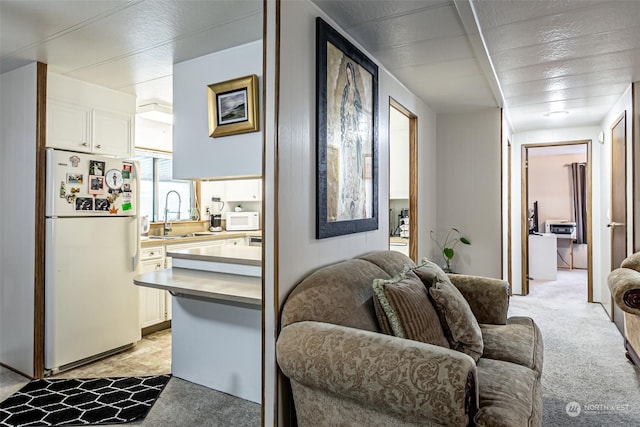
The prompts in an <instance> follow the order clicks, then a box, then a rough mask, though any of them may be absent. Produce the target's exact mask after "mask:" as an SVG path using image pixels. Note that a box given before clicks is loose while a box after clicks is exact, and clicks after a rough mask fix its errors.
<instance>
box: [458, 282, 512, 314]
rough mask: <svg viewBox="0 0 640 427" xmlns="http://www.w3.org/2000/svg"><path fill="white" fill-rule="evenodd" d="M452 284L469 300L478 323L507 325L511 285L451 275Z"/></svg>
mask: <svg viewBox="0 0 640 427" xmlns="http://www.w3.org/2000/svg"><path fill="white" fill-rule="evenodd" d="M448 276H449V279H451V283H453V285H454V286H455V287H456V288H458V290H459V291H460V293H461V294H462V296H464V298H465V299H466V300H467V302H468V303H469V306H470V307H471V311H472V312H473V314H474V316H476V319H477V320H478V323H487V324H494V325H506V324H507V312H508V311H509V283H507V282H506V281H504V280H499V279H492V278H489V277H479V276H468V275H465V274H449V275H448Z"/></svg>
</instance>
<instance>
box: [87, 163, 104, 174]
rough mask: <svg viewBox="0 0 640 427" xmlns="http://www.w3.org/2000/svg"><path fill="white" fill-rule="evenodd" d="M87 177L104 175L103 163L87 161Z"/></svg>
mask: <svg viewBox="0 0 640 427" xmlns="http://www.w3.org/2000/svg"><path fill="white" fill-rule="evenodd" d="M89 175H97V176H103V175H104V162H99V161H97V160H89Z"/></svg>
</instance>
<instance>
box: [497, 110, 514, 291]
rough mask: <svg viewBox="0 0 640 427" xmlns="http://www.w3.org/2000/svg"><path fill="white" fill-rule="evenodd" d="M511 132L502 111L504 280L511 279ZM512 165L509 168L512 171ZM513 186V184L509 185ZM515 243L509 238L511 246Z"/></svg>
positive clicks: (507, 118)
mask: <svg viewBox="0 0 640 427" xmlns="http://www.w3.org/2000/svg"><path fill="white" fill-rule="evenodd" d="M512 139H513V131H512V128H511V122H510V121H509V117H508V116H507V114H506V112H505V111H504V110H502V141H501V153H502V159H503V162H502V218H503V220H502V277H503V278H504V279H505V280H510V281H511V282H513V279H512V278H510V277H509V266H510V263H509V198H510V197H511V196H510V194H509V188H508V185H507V184H508V178H507V177H508V176H509V171H510V170H509V158H510V156H509V148H510V147H511V149H513V146H512V143H511V141H512ZM513 167H514V166H513V164H511V168H512V169H513ZM511 185H512V186H513V182H512V183H511ZM515 243H517V241H516V240H514V238H513V236H511V244H512V245H514V244H515Z"/></svg>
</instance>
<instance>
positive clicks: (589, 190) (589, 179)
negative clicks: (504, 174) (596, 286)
mask: <svg viewBox="0 0 640 427" xmlns="http://www.w3.org/2000/svg"><path fill="white" fill-rule="evenodd" d="M580 144H584V145H586V149H587V220H586V222H587V302H593V211H592V209H593V194H592V193H593V185H592V181H593V172H592V163H593V154H592V151H593V149H592V141H591V140H590V139H585V140H576V141H563V142H552V143H536V144H525V145H523V146H522V152H523V154H524V153H526V150H527V149H529V148H535V147H561V146H564V145H580ZM525 155H526V154H525ZM525 155H523V157H522V159H521V163H522V171H523V172H522V177H521V179H520V181H521V183H522V187H521V194H522V195H523V197H522V206H523V207H522V212H521V220H522V236H523V237H522V276H523V286H522V288H523V295H526V294H525V293H524V278H525V277H526V271H525V265H527V267H528V261H529V255H528V252H529V243H528V242H529V233H528V230H527V206H526V200H525V197H524V196H525V195H528V188H527V187H528V179H527V176H526V175H525V172H526V170H525V168H524V159H525ZM525 235H526V236H525ZM525 239H526V243H525ZM527 269H528V268H527ZM526 284H527V293H528V291H529V282H528V281H527V282H526Z"/></svg>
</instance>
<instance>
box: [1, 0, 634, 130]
mask: <svg viewBox="0 0 640 427" xmlns="http://www.w3.org/2000/svg"><path fill="white" fill-rule="evenodd" d="M312 1H313V2H314V3H315V4H316V5H317V6H318V7H319V8H321V9H322V10H323V11H324V12H325V13H326V14H328V15H329V16H330V17H331V18H332V19H333V20H334V21H335V22H336V23H337V24H338V25H339V26H340V27H342V28H343V29H344V30H345V31H346V32H347V33H349V34H350V35H351V37H353V38H354V39H355V40H357V41H358V43H359V44H360V45H362V46H363V47H364V48H365V49H366V50H367V51H368V52H369V53H371V54H372V55H373V56H374V57H375V58H376V59H377V60H378V61H379V62H380V63H381V64H382V65H383V66H384V67H385V68H386V69H388V70H389V71H390V72H391V73H392V74H393V75H394V76H395V77H396V78H398V79H399V80H400V81H401V82H402V83H403V84H404V85H405V86H407V87H408V88H409V89H410V90H412V91H413V92H414V93H416V94H417V95H418V96H419V97H421V98H422V99H423V100H424V101H425V102H426V103H427V104H428V105H429V106H430V107H431V108H432V109H433V110H434V111H436V112H456V111H468V110H470V109H474V108H482V107H499V106H504V107H505V109H506V111H505V113H506V115H507V116H508V117H509V118H510V120H511V123H512V125H513V128H514V131H516V132H518V131H521V130H528V129H536V128H544V127H559V126H585V125H586V126H596V125H599V124H600V121H601V120H602V119H603V117H604V115H605V114H606V113H607V112H608V111H609V109H610V108H611V106H612V105H613V104H614V103H615V102H616V101H617V100H618V99H619V97H620V95H621V94H622V93H623V92H624V91H625V90H626V88H628V87H629V84H630V83H631V82H633V81H640V1H635V0H615V1H610V0H535V1H533V0H415V1H413V0H312ZM287 4H288V2H287V1H285V2H283V3H282V7H287ZM262 7H263V4H262V1H261V0H216V1H202V0H131V1H126V0H113V1H108V0H92V1H63V0H29V1H24V0H19V1H16V0H0V72H5V71H9V70H12V69H15V68H17V67H19V66H22V65H25V64H26V63H29V62H32V61H35V60H39V61H42V62H45V63H48V64H49V69H50V70H52V71H56V72H60V73H64V74H67V75H69V76H71V77H76V78H82V79H83V80H87V81H91V82H94V83H97V84H100V85H103V86H107V87H112V88H116V89H119V90H123V91H127V92H131V93H135V94H136V95H137V96H138V98H139V99H144V100H149V99H159V100H162V101H163V102H166V103H171V99H172V88H171V81H172V77H171V73H172V66H173V64H175V63H177V62H182V61H185V60H188V59H192V58H195V57H199V56H203V55H206V54H209V53H212V52H215V51H219V50H223V49H227V48H230V47H233V46H237V45H240V44H244V43H247V42H250V41H254V40H258V39H260V38H261V37H262ZM310 31H313V29H310ZM481 40H484V44H483V43H481ZM489 64H492V66H493V69H492V68H491V66H489ZM498 84H499V86H500V88H501V92H500V91H499V90H498V89H497V88H498ZM552 109H565V110H567V111H569V115H567V116H566V117H564V118H563V119H561V120H554V121H550V119H549V118H548V117H545V116H544V114H545V113H547V112H549V111H551V110H552Z"/></svg>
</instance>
